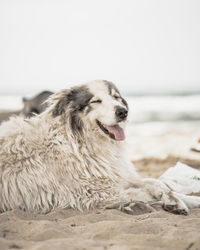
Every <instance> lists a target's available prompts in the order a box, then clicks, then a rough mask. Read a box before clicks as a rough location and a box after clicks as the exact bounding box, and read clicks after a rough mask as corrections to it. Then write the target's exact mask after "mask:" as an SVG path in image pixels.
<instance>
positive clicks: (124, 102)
mask: <svg viewBox="0 0 200 250" xmlns="http://www.w3.org/2000/svg"><path fill="white" fill-rule="evenodd" d="M121 99H122V103H123V104H124V105H125V106H126V107H127V109H128V103H127V101H126V100H125V99H124V98H123V97H121Z"/></svg>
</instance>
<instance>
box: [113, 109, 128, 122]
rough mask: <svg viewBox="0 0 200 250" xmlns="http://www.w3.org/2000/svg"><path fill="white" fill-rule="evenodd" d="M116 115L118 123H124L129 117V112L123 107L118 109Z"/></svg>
mask: <svg viewBox="0 0 200 250" xmlns="http://www.w3.org/2000/svg"><path fill="white" fill-rule="evenodd" d="M115 115H116V117H117V119H118V121H123V120H125V119H126V117H127V116H128V110H127V109H125V108H123V107H117V108H116V111H115Z"/></svg>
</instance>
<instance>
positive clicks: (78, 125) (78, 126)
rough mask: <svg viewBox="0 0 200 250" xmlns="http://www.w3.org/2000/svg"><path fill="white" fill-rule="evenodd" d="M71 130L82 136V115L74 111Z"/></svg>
mask: <svg viewBox="0 0 200 250" xmlns="http://www.w3.org/2000/svg"><path fill="white" fill-rule="evenodd" d="M70 116H71V128H72V131H73V132H74V133H75V134H77V133H79V134H81V132H82V130H83V121H82V119H81V118H80V115H79V113H78V112H77V111H72V112H71V114H70Z"/></svg>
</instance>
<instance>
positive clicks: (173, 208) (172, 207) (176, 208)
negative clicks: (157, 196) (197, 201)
mask: <svg viewBox="0 0 200 250" xmlns="http://www.w3.org/2000/svg"><path fill="white" fill-rule="evenodd" d="M163 209H164V210H166V211H168V212H170V213H173V214H183V215H188V209H187V208H179V206H178V205H177V204H175V205H170V204H163Z"/></svg>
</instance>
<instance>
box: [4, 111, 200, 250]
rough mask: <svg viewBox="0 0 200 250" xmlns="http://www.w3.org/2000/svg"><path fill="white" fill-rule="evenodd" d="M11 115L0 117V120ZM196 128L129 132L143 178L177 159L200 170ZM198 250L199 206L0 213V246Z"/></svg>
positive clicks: (60, 249) (35, 249)
mask: <svg viewBox="0 0 200 250" xmlns="http://www.w3.org/2000/svg"><path fill="white" fill-rule="evenodd" d="M9 115H10V113H4V114H1V115H0V122H1V121H2V120H4V119H6V118H7V117H8V116H9ZM198 135H200V129H199V130H194V131H192V133H191V132H190V133H189V132H178V131H175V130H174V131H171V132H168V133H165V134H162V135H155V136H144V135H143V136H141V135H137V134H136V133H135V134H134V133H131V135H129V133H128V136H127V140H128V144H129V148H130V154H131V160H132V162H133V164H134V165H135V166H136V167H137V168H138V171H139V173H140V174H141V175H142V176H145V177H146V176H149V177H156V178H157V177H159V176H160V175H161V174H162V173H164V172H165V170H166V169H168V168H169V167H171V166H174V165H175V164H176V162H177V161H181V162H184V163H186V164H188V165H190V166H192V167H194V168H196V169H199V170H200V153H195V152H192V151H191V150H190V147H191V145H192V144H193V143H194V140H195V138H197V136H198ZM6 249H27V250H45V249H48V250H54V249H57V250H64V249H85V250H86V249H87V250H88V249H120V250H121V249H122V250H125V249H151V250H154V249H170V250H172V249H184V250H189V249H191V250H197V249H200V209H193V210H191V211H190V213H189V215H188V216H184V215H174V214H170V213H168V212H165V211H163V210H161V209H158V211H156V212H153V213H144V214H140V215H128V214H125V213H122V212H120V211H117V210H105V211H103V210H94V211H90V212H84V213H81V212H79V211H75V210H71V209H68V210H59V209H57V210H55V211H53V212H51V213H48V214H46V215H37V214H30V213H28V212H24V211H20V210H14V211H8V212H5V213H2V214H0V250H6Z"/></svg>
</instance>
